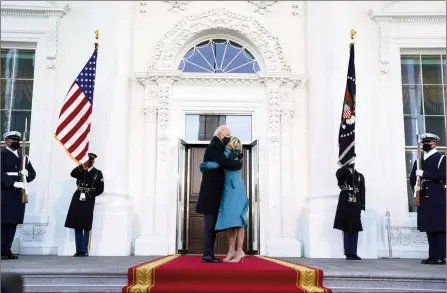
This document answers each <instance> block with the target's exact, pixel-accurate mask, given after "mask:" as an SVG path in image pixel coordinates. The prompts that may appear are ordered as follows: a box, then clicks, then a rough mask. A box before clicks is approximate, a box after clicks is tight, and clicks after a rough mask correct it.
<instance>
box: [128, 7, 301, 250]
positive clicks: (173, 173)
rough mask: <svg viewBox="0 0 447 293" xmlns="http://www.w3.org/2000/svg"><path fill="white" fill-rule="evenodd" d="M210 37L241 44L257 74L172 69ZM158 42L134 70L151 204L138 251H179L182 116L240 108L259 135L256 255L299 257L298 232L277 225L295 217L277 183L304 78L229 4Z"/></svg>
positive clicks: (285, 171)
mask: <svg viewBox="0 0 447 293" xmlns="http://www.w3.org/2000/svg"><path fill="white" fill-rule="evenodd" d="M180 31H182V32H185V31H186V32H187V34H180ZM210 36H212V37H214V38H220V39H231V40H233V41H236V42H238V43H242V44H243V45H244V46H245V47H246V48H249V49H250V52H252V53H253V54H254V56H255V57H256V60H257V61H258V63H259V66H260V68H261V72H260V73H257V74H245V73H240V74H237V73H236V74H231V73H228V74H226V73H221V74H203V73H184V72H180V71H177V70H175V69H176V68H177V67H178V63H179V62H180V58H181V57H182V56H183V55H184V54H185V53H186V51H187V50H189V49H190V47H192V46H193V45H194V44H196V43H199V42H200V41H202V40H203V39H206V38H209V37H210ZM253 40H254V41H253ZM160 43H161V44H163V45H162V47H160V48H158V50H159V52H161V54H158V55H156V56H155V57H154V59H153V62H152V63H151V64H150V65H149V66H148V68H147V71H146V72H138V73H136V77H137V79H138V81H139V82H140V83H141V84H142V85H143V86H144V87H145V96H144V106H143V110H144V113H145V121H144V125H145V127H144V142H145V150H151V151H147V152H145V153H144V157H143V160H144V162H145V169H146V170H148V171H147V173H145V174H147V176H148V177H146V178H147V181H145V183H144V189H143V195H144V196H143V198H144V200H143V201H142V203H141V206H145V207H146V206H148V204H149V203H152V204H151V206H153V208H150V210H149V211H148V212H147V213H145V215H146V216H145V218H144V220H143V222H144V223H147V225H145V226H142V233H141V234H140V235H139V237H138V238H137V239H136V242H135V254H136V255H154V254H168V253H176V246H177V243H176V237H175V236H176V229H177V223H176V219H177V213H178V208H177V207H178V203H177V201H178V196H177V194H178V191H177V184H174V182H176V180H178V175H177V174H179V170H178V166H179V164H178V160H179V158H178V156H177V154H178V147H179V146H178V139H179V138H181V139H184V138H185V126H186V125H185V115H186V114H187V113H210V114H216V113H222V114H236V113H239V114H240V113H245V114H249V115H251V116H252V119H253V120H252V121H253V125H254V127H253V133H254V138H255V139H259V141H260V147H259V194H260V197H259V198H260V200H259V203H258V204H259V208H260V219H259V220H260V235H259V237H260V243H261V247H260V253H261V254H269V255H278V256H279V255H284V252H285V251H286V252H287V251H290V252H289V253H290V254H291V255H294V256H300V255H301V244H300V241H299V240H298V239H297V237H296V236H297V235H287V234H286V233H285V231H284V229H278V227H281V225H282V223H283V222H284V220H286V219H290V218H291V216H292V215H290V214H288V213H287V210H286V209H284V208H283V207H284V206H286V205H287V203H286V202H283V201H284V200H287V198H288V197H290V196H288V194H289V193H292V192H293V189H288V190H287V189H286V188H284V187H283V188H282V187H281V183H282V180H285V179H282V178H283V176H284V178H287V177H288V176H290V174H292V172H293V171H292V168H291V167H292V166H291V165H290V164H287V159H284V156H287V152H289V151H290V148H291V140H290V138H288V137H290V136H291V135H292V134H293V131H292V127H291V124H290V122H289V121H290V119H292V118H293V115H294V112H295V102H294V101H295V99H298V97H296V96H295V95H294V91H293V89H294V88H295V87H296V86H297V85H298V86H299V84H300V83H301V81H302V76H301V75H297V74H293V73H292V71H291V69H290V66H289V65H288V64H287V63H286V61H285V60H284V57H283V56H282V53H281V50H280V49H281V47H280V45H279V44H278V43H277V41H276V40H275V39H274V37H272V35H271V34H269V33H268V32H267V30H266V29H265V28H263V27H262V26H261V25H260V24H259V23H256V22H254V21H252V20H251V19H249V18H247V17H244V16H241V15H238V14H236V13H233V12H230V11H229V10H227V9H213V10H210V11H206V12H204V13H201V14H199V15H196V16H194V17H187V18H185V19H183V20H182V21H180V22H179V23H178V24H177V25H176V26H175V27H174V29H173V30H171V31H169V32H168V33H167V34H166V35H165V36H164V37H163V39H162V41H161V42H160ZM174 52H175V54H174V55H173V53H174ZM154 130H156V131H154ZM298 131H299V130H298ZM152 150H154V151H152ZM289 156H290V155H289ZM283 162H285V163H283ZM282 163H283V164H282ZM152 166H153V168H152ZM149 170H150V171H149ZM266 178H268V180H266ZM289 178H290V177H289ZM289 180H290V179H289ZM285 187H287V185H285ZM153 203H155V204H153Z"/></svg>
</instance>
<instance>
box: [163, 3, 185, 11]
mask: <svg viewBox="0 0 447 293" xmlns="http://www.w3.org/2000/svg"><path fill="white" fill-rule="evenodd" d="M165 2H166V3H169V4H171V8H169V11H172V12H179V11H183V10H185V9H186V6H188V4H189V3H191V1H165Z"/></svg>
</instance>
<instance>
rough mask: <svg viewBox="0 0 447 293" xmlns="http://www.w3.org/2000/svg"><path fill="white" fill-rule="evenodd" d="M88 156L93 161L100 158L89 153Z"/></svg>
mask: <svg viewBox="0 0 447 293" xmlns="http://www.w3.org/2000/svg"><path fill="white" fill-rule="evenodd" d="M88 156H89V157H90V158H93V159H96V158H97V157H98V156H97V155H95V154H94V153H88Z"/></svg>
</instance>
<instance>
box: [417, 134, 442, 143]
mask: <svg viewBox="0 0 447 293" xmlns="http://www.w3.org/2000/svg"><path fill="white" fill-rule="evenodd" d="M421 140H422V142H438V141H439V140H440V138H439V136H437V135H436V134H433V133H424V134H422V135H421Z"/></svg>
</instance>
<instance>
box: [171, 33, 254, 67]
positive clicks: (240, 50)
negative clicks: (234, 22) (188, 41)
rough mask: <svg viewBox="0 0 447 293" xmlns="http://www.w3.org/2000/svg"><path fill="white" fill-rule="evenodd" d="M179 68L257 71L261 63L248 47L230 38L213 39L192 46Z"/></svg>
mask: <svg viewBox="0 0 447 293" xmlns="http://www.w3.org/2000/svg"><path fill="white" fill-rule="evenodd" d="M178 69H179V70H181V71H183V72H209V73H255V72H258V71H259V64H258V62H257V61H256V59H255V58H254V56H253V54H251V53H250V52H249V51H248V50H247V49H246V48H244V47H243V46H242V45H240V44H238V43H235V42H233V41H230V40H222V39H211V40H206V41H203V42H201V43H199V44H197V45H195V46H194V47H193V48H191V49H190V50H189V51H188V52H187V53H186V54H185V55H184V56H183V58H182V60H181V61H180V64H179V66H178Z"/></svg>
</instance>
